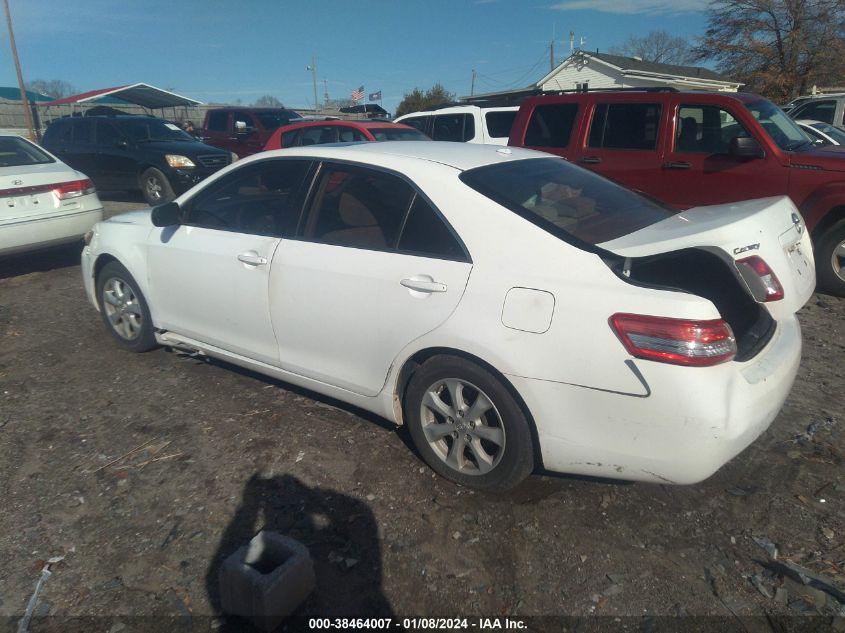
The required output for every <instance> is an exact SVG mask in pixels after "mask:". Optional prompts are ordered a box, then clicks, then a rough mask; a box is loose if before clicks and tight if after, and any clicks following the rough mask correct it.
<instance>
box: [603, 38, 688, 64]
mask: <svg viewBox="0 0 845 633" xmlns="http://www.w3.org/2000/svg"><path fill="white" fill-rule="evenodd" d="M610 52H611V53H613V54H614V55H624V56H626V57H639V58H640V59H642V60H643V61H647V62H655V63H658V64H678V65H681V66H683V65H685V64H689V63H692V62H693V61H694V60H695V57H694V56H693V54H692V46H691V45H690V43H689V41H688V40H687V39H686V38H683V37H680V36H678V35H672V34H671V33H669V32H668V31H651V32H650V33H648V34H647V35H644V36H642V37H637V36H634V35H632V36H631V37H629V38H628V39H627V40H625V42H623V43H622V44H620V45H619V46H614V47H613V48H611V49H610Z"/></svg>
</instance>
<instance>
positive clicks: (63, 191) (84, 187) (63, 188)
mask: <svg viewBox="0 0 845 633" xmlns="http://www.w3.org/2000/svg"><path fill="white" fill-rule="evenodd" d="M50 189H51V190H52V192H53V193H54V194H55V195H56V197H57V198H58V199H59V200H67V199H68V198H78V197H79V196H84V195H87V194H89V193H94V192H95V191H97V188H96V187H94V183H93V182H91V181H90V180H89V179H88V178H85V179H83V180H71V181H69V182H61V183H59V184H57V185H51V186H50Z"/></svg>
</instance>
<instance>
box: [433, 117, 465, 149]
mask: <svg viewBox="0 0 845 633" xmlns="http://www.w3.org/2000/svg"><path fill="white" fill-rule="evenodd" d="M474 136H475V121H474V120H473V118H472V115H471V114H438V115H436V116H435V117H434V129H433V130H432V133H431V138H433V139H434V140H435V141H457V142H458V143H463V142H464V141H468V140H470V139H471V138H473V137H474Z"/></svg>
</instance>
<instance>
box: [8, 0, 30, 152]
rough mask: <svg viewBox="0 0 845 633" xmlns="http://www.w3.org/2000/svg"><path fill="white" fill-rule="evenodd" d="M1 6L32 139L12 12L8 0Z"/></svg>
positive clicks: (25, 116)
mask: <svg viewBox="0 0 845 633" xmlns="http://www.w3.org/2000/svg"><path fill="white" fill-rule="evenodd" d="M3 8H4V9H5V10H6V26H8V27H9V43H10V44H11V46H12V59H14V60H15V70H16V71H17V73H18V87H19V88H20V90H21V103H22V104H23V115H24V120H25V121H26V128H27V130H28V131H29V139H30V140H31V141H34V140H35V139H36V137H35V130H34V129H33V125H32V112H30V110H29V99H27V98H26V88H25V87H24V85H23V75H22V74H21V62H20V60H19V59H18V47H17V46H15V33H14V31H13V30H12V14H11V13H9V0H3Z"/></svg>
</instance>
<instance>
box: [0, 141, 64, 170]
mask: <svg viewBox="0 0 845 633" xmlns="http://www.w3.org/2000/svg"><path fill="white" fill-rule="evenodd" d="M54 162H56V161H54V160H53V159H52V158H51V157H50V156H49V155H48V154H45V153H44V152H42V151H41V150H40V149H39V148H38V147H36V146H35V145H33V144H32V143H28V142H27V141H25V140H23V139H22V138H20V137H18V136H0V167H18V166H20V165H42V164H44V163H54Z"/></svg>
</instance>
